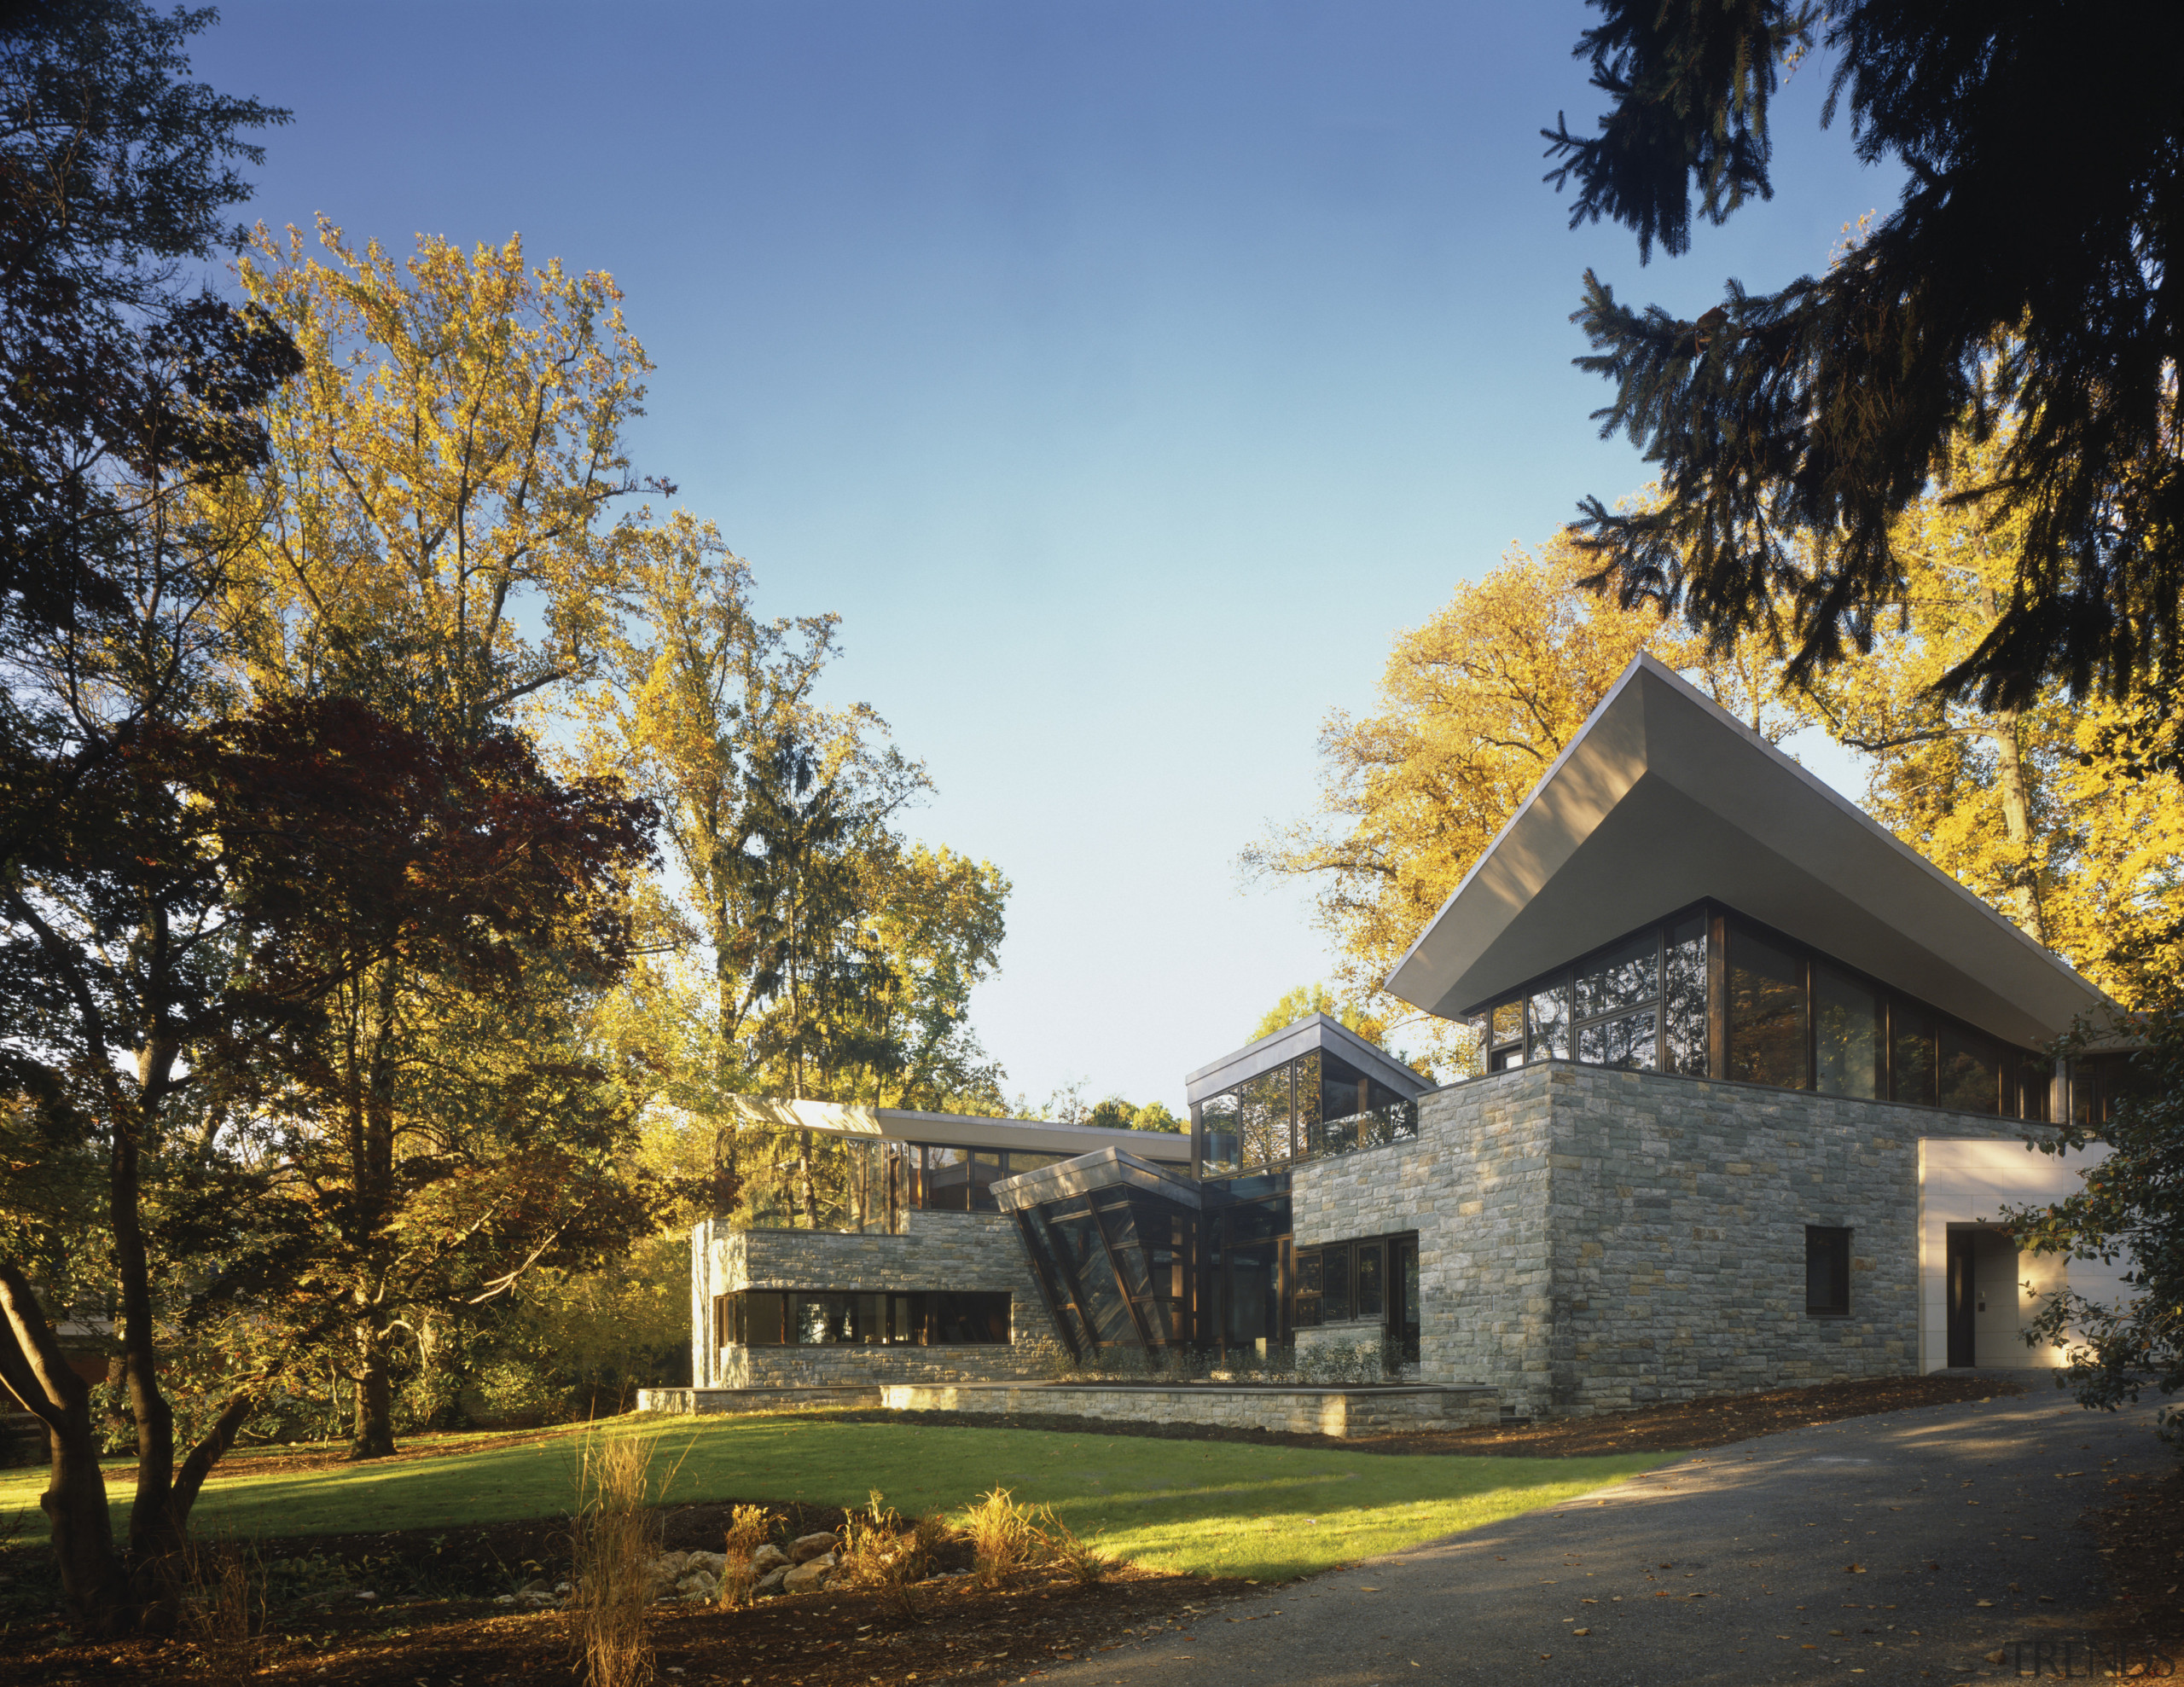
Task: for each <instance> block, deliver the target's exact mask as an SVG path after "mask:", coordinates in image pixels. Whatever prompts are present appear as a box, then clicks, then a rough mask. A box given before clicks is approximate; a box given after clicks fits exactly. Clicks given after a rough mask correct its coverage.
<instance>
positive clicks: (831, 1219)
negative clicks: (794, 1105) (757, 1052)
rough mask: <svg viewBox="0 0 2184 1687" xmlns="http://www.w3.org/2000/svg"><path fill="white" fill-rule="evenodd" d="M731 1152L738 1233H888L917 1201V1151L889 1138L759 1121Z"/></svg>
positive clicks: (730, 1219) (729, 1222)
mask: <svg viewBox="0 0 2184 1687" xmlns="http://www.w3.org/2000/svg"><path fill="white" fill-rule="evenodd" d="M729 1156H730V1169H731V1170H732V1172H733V1173H734V1174H735V1179H736V1192H735V1206H734V1208H732V1209H730V1210H729V1211H728V1212H727V1213H725V1214H723V1215H721V1220H722V1221H723V1223H725V1225H726V1226H728V1228H729V1229H731V1230H826V1231H835V1232H846V1233H849V1234H851V1235H886V1234H889V1233H891V1232H898V1231H900V1230H901V1229H902V1227H903V1212H904V1211H905V1210H906V1209H908V1208H909V1204H910V1203H911V1200H912V1198H913V1197H912V1183H913V1176H912V1166H911V1151H910V1150H909V1149H908V1148H907V1147H906V1146H905V1145H903V1144H902V1143H899V1142H891V1141H888V1140H887V1139H885V1138H882V1137H874V1136H850V1135H845V1134H842V1133H837V1132H833V1131H814V1130H798V1129H794V1128H786V1129H774V1128H766V1127H763V1126H758V1127H752V1128H745V1129H741V1130H739V1131H737V1132H736V1133H735V1138H734V1139H733V1141H732V1143H731V1144H730V1145H729Z"/></svg>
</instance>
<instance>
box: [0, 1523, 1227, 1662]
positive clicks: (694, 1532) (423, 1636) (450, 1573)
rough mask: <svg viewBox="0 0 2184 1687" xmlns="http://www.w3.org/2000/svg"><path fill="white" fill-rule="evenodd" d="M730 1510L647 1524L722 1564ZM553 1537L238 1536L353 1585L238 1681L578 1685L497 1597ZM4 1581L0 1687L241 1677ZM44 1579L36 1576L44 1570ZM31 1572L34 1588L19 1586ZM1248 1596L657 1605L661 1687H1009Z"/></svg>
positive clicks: (1141, 1579) (566, 1647) (936, 1593)
mask: <svg viewBox="0 0 2184 1687" xmlns="http://www.w3.org/2000/svg"><path fill="white" fill-rule="evenodd" d="M733 1509H734V1506H733V1504H729V1503H717V1504H697V1505H680V1506H676V1507H673V1508H671V1509H669V1510H665V1511H664V1512H663V1514H662V1516H661V1520H660V1522H661V1528H660V1545H661V1550H662V1551H670V1550H672V1551H691V1550H693V1549H696V1548H704V1549H706V1550H708V1551H718V1550H719V1548H720V1544H721V1539H722V1536H723V1534H724V1533H726V1530H727V1526H728V1521H729V1512H730V1511H731V1510H733ZM769 1509H770V1510H772V1511H773V1512H774V1513H775V1516H776V1518H777V1523H776V1527H775V1531H774V1534H775V1540H776V1541H777V1542H778V1543H780V1544H781V1545H787V1543H788V1542H789V1541H790V1540H793V1539H795V1538H796V1537H797V1536H798V1535H801V1534H810V1533H817V1532H818V1531H821V1530H828V1531H833V1530H837V1529H839V1528H840V1527H841V1525H842V1523H843V1522H845V1516H846V1514H845V1513H844V1512H843V1511H842V1510H839V1509H837V1508H835V1507H832V1506H819V1505H807V1504H803V1503H802V1502H800V1501H797V1502H790V1503H787V1504H773V1505H771V1506H770V1507H769ZM566 1529H567V1525H566V1522H561V1520H558V1519H542V1520H537V1521H533V1522H514V1523H497V1524H491V1525H487V1526H485V1527H481V1528H446V1529H405V1530H398V1531H392V1532H387V1533H373V1534H352V1535H319V1536H298V1537H293V1538H288V1539H266V1540H262V1541H257V1542H253V1543H252V1545H253V1550H254V1551H255V1553H256V1554H257V1556H258V1557H259V1558H260V1559H262V1560H263V1561H264V1562H272V1561H274V1560H276V1559H279V1560H287V1561H294V1560H297V1559H305V1558H316V1559H317V1562H318V1563H319V1564H320V1565H321V1566H322V1573H321V1574H320V1575H319V1577H318V1580H319V1582H320V1584H321V1585H322V1586H327V1587H331V1586H338V1585H346V1586H349V1587H351V1588H352V1589H353V1588H369V1590H370V1591H372V1592H373V1593H374V1594H375V1595H377V1596H379V1597H376V1598H375V1599H374V1600H372V1601H370V1602H369V1603H365V1602H363V1601H361V1600H359V1599H358V1598H357V1597H356V1595H355V1593H354V1592H349V1593H346V1594H334V1593H323V1594H318V1595H313V1594H311V1593H309V1592H305V1593H302V1594H300V1595H299V1594H296V1593H293V1592H292V1593H291V1594H290V1595H289V1596H288V1597H286V1598H282V1599H278V1600H276V1606H275V1609H274V1611H273V1615H272V1621H271V1623H270V1632H268V1633H267V1634H266V1635H265V1636H264V1638H262V1639H261V1640H260V1641H259V1642H258V1644H257V1646H256V1648H255V1649H253V1653H252V1655H250V1657H249V1659H248V1662H249V1665H250V1666H251V1667H252V1669H253V1672H254V1673H250V1674H249V1675H248V1679H249V1680H250V1681H252V1682H253V1683H268V1684H276V1687H282V1684H285V1687H305V1684H317V1683H328V1684H331V1687H387V1684H394V1683H400V1684H404V1687H407V1684H410V1683H413V1682H415V1681H418V1680H423V1681H427V1682H432V1683H439V1682H453V1681H456V1680H458V1679H459V1680H461V1681H462V1683H464V1684H465V1687H478V1684H494V1683H508V1684H515V1683H521V1684H524V1687H574V1684H577V1683H578V1682H579V1681H580V1680H581V1672H580V1670H579V1669H578V1667H577V1664H576V1661H575V1659H574V1657H573V1655H572V1651H571V1646H570V1638H569V1632H570V1631H569V1620H568V1618H567V1617H566V1615H564V1614H563V1613H561V1611H558V1610H554V1609H547V1610H536V1611H533V1610H520V1611H511V1610H509V1609H507V1608H505V1607H501V1606H497V1605H495V1604H494V1603H492V1601H493V1598H494V1596H496V1595H497V1594H501V1593H505V1592H508V1591H514V1589H516V1588H518V1587H520V1586H522V1585H523V1584H524V1583H525V1582H526V1580H531V1579H533V1578H542V1577H543V1578H544V1579H546V1580H557V1579H559V1578H560V1577H561V1576H563V1575H566V1574H567V1566H568V1562H569V1546H568V1538H567V1533H566ZM10 1557H12V1558H13V1559H14V1560H15V1562H13V1563H10V1564H9V1566H8V1568H10V1569H15V1570H20V1571H26V1572H29V1574H26V1575H25V1576H24V1577H23V1580H22V1582H21V1583H20V1585H18V1586H13V1587H10V1588H9V1590H8V1591H9V1592H10V1593H11V1594H13V1595H14V1596H15V1597H14V1598H12V1599H11V1600H10V1601H9V1603H11V1604H13V1605H14V1607H15V1610H14V1611H13V1612H11V1613H10V1614H9V1620H6V1621H5V1622H4V1624H0V1632H5V1633H6V1635H7V1637H8V1642H9V1644H8V1646H7V1648H6V1652H5V1655H4V1656H0V1684H7V1687H16V1684H21V1687H30V1684H32V1683H37V1684H40V1687H44V1684H50V1683H67V1682H77V1683H82V1684H85V1687H90V1684H93V1683H96V1684H99V1687H105V1684H107V1683H113V1684H115V1687H137V1684H142V1687H152V1684H154V1683H157V1684H162V1687H165V1684H169V1683H177V1684H179V1683H187V1682H191V1681H203V1682H206V1683H208V1684H211V1683H214V1682H218V1681H221V1680H223V1679H232V1678H237V1677H238V1676H240V1675H241V1671H240V1670H238V1669H237V1668H236V1664H237V1662H238V1660H237V1658H236V1657H235V1656H234V1655H220V1654H218V1653H217V1652H212V1651H208V1650H206V1649H204V1648H202V1647H200V1646H198V1645H196V1644H192V1643H190V1642H189V1641H180V1640H177V1641H168V1642H166V1643H155V1642H149V1641H142V1640H129V1641H117V1642H107V1643H90V1644H78V1643H77V1642H75V1641H74V1640H73V1638H72V1637H71V1636H70V1635H69V1634H68V1633H67V1631H66V1630H65V1628H64V1627H63V1626H62V1625H61V1623H60V1622H59V1621H58V1620H56V1619H54V1618H52V1617H51V1616H49V1615H41V1616H39V1617H34V1618H32V1620H29V1621H27V1622H26V1621H24V1620H22V1616H21V1615H20V1614H22V1613H23V1611H24V1607H25V1606H26V1604H31V1603H36V1604H38V1605H39V1606H42V1607H44V1608H45V1609H48V1610H49V1609H50V1605H51V1603H52V1601H53V1598H54V1597H55V1593H56V1592H57V1589H56V1588H55V1587H54V1586H52V1585H51V1584H50V1580H49V1570H48V1568H47V1566H48V1563H49V1561H47V1560H45V1558H44V1554H43V1553H42V1552H39V1553H37V1554H35V1555H33V1554H32V1553H31V1552H29V1551H26V1550H19V1551H16V1552H15V1553H14V1554H11V1555H10ZM970 1566H971V1548H970V1545H969V1543H968V1541H967V1540H961V1539H958V1540H954V1541H951V1542H950V1543H948V1544H947V1545H945V1546H944V1547H943V1548H942V1550H941V1551H940V1553H939V1555H938V1568H940V1569H942V1570H944V1571H956V1572H961V1571H963V1570H967V1569H968V1568H970ZM40 1572H46V1574H43V1575H41V1574H39V1573H40ZM34 1578H35V1581H34V1580H33V1579H34ZM1249 1591H1252V1585H1251V1584H1249V1583H1246V1582H1240V1581H1223V1580H1211V1579H1208V1578H1204V1577H1195V1576H1184V1575H1170V1574H1157V1573H1154V1572H1152V1571H1147V1570H1140V1569H1137V1568H1131V1567H1124V1568H1119V1569H1118V1570H1117V1571H1116V1572H1115V1573H1114V1574H1112V1575H1110V1576H1109V1577H1108V1578H1107V1580H1105V1581H1103V1582H1101V1583H1098V1584H1095V1585H1093V1586H1083V1585H1080V1584H1078V1583H1077V1582H1074V1581H1072V1580H1068V1579H1066V1577H1060V1576H1057V1575H1054V1574H1052V1573H1049V1572H1045V1571H1037V1572H1029V1573H1026V1574H1021V1575H1019V1576H1016V1577H1014V1578H1012V1579H1011V1580H1009V1581H1008V1582H1007V1583H1005V1584H1004V1585H1003V1586H1001V1587H999V1588H996V1589H992V1590H987V1589H982V1588H979V1587H977V1586H973V1584H972V1582H971V1581H970V1580H969V1578H968V1577H967V1576H961V1575H960V1574H959V1575H956V1576H952V1577H948V1578H944V1579H940V1580H933V1581H931V1582H926V1583H924V1584H921V1585H920V1586H918V1587H917V1588H916V1589H915V1595H914V1601H915V1606H914V1609H912V1610H911V1611H909V1612H907V1613H906V1612H905V1611H904V1610H903V1609H902V1608H901V1607H900V1605H899V1604H897V1603H894V1602H893V1601H892V1600H891V1599H889V1598H888V1597H886V1595H884V1594H882V1593H880V1592H878V1591H870V1590H866V1589H851V1590H846V1591H839V1592H836V1591H827V1592H822V1593H819V1594H810V1595H804V1596H801V1597H796V1598H793V1599H765V1600H761V1601H760V1602H759V1603H758V1604H757V1605H756V1606H754V1607H753V1608H752V1609H748V1610H743V1611H723V1610H721V1609H717V1608H715V1607H700V1606H689V1605H681V1604H676V1605H660V1606H657V1607H655V1608H654V1609H655V1615H656V1620H655V1623H654V1626H653V1638H654V1644H655V1647H656V1649H657V1651H658V1654H659V1667H660V1672H661V1673H660V1674H659V1678H658V1682H659V1687H683V1684H690V1687H695V1684H700V1683H737V1684H740V1683H741V1682H742V1681H744V1680H746V1678H747V1679H752V1680H753V1681H764V1682H765V1683H767V1684H769V1687H775V1684H787V1687H797V1684H801V1687H868V1684H869V1683H871V1682H872V1681H874V1679H879V1680H881V1681H884V1682H887V1683H890V1684H892V1683H896V1682H902V1681H908V1680H910V1679H915V1680H917V1681H921V1682H924V1681H952V1682H963V1683H985V1682H997V1681H1001V1680H1003V1679H1007V1680H1011V1681H1014V1680H1018V1679H1020V1678H1023V1677H1025V1676H1026V1675H1029V1674H1033V1673H1037V1672H1038V1671H1039V1670H1040V1669H1042V1668H1043V1667H1045V1666H1046V1665H1048V1664H1049V1663H1052V1662H1057V1661H1062V1660H1065V1659H1068V1658H1075V1657H1082V1656H1083V1655H1086V1654H1087V1653H1089V1652H1091V1651H1095V1650H1100V1649H1110V1650H1111V1649H1114V1648H1115V1647H1117V1646H1118V1645H1123V1644H1129V1643H1130V1641H1131V1640H1133V1639H1138V1638H1146V1637H1148V1636H1150V1635H1152V1634H1153V1633H1156V1632H1170V1631H1173V1632H1178V1633H1181V1632H1187V1631H1188V1625H1189V1624H1190V1623H1191V1622H1192V1621H1194V1620H1198V1619H1199V1617H1200V1616H1201V1615H1203V1614H1205V1613H1208V1612H1211V1611H1213V1610H1214V1609H1215V1608H1216V1607H1217V1606H1219V1605H1221V1604H1223V1603H1228V1602H1229V1601H1230V1600H1233V1599H1234V1597H1237V1596H1238V1595H1240V1594H1243V1593H1246V1592H1249Z"/></svg>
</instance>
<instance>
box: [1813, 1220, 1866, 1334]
mask: <svg viewBox="0 0 2184 1687" xmlns="http://www.w3.org/2000/svg"><path fill="white" fill-rule="evenodd" d="M1855 1234H1856V1232H1855V1231H1854V1229H1853V1227H1852V1226H1850V1225H1847V1224H1844V1225H1834V1224H1809V1225H1807V1226H1805V1316H1806V1317H1807V1318H1848V1317H1850V1243H1851V1238H1852V1237H1853V1236H1854V1235H1855ZM1815 1266H1819V1267H1823V1268H1824V1269H1825V1270H1826V1272H1827V1302H1826V1303H1823V1304H1815V1301H1814V1299H1813V1278H1814V1272H1815Z"/></svg>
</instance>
